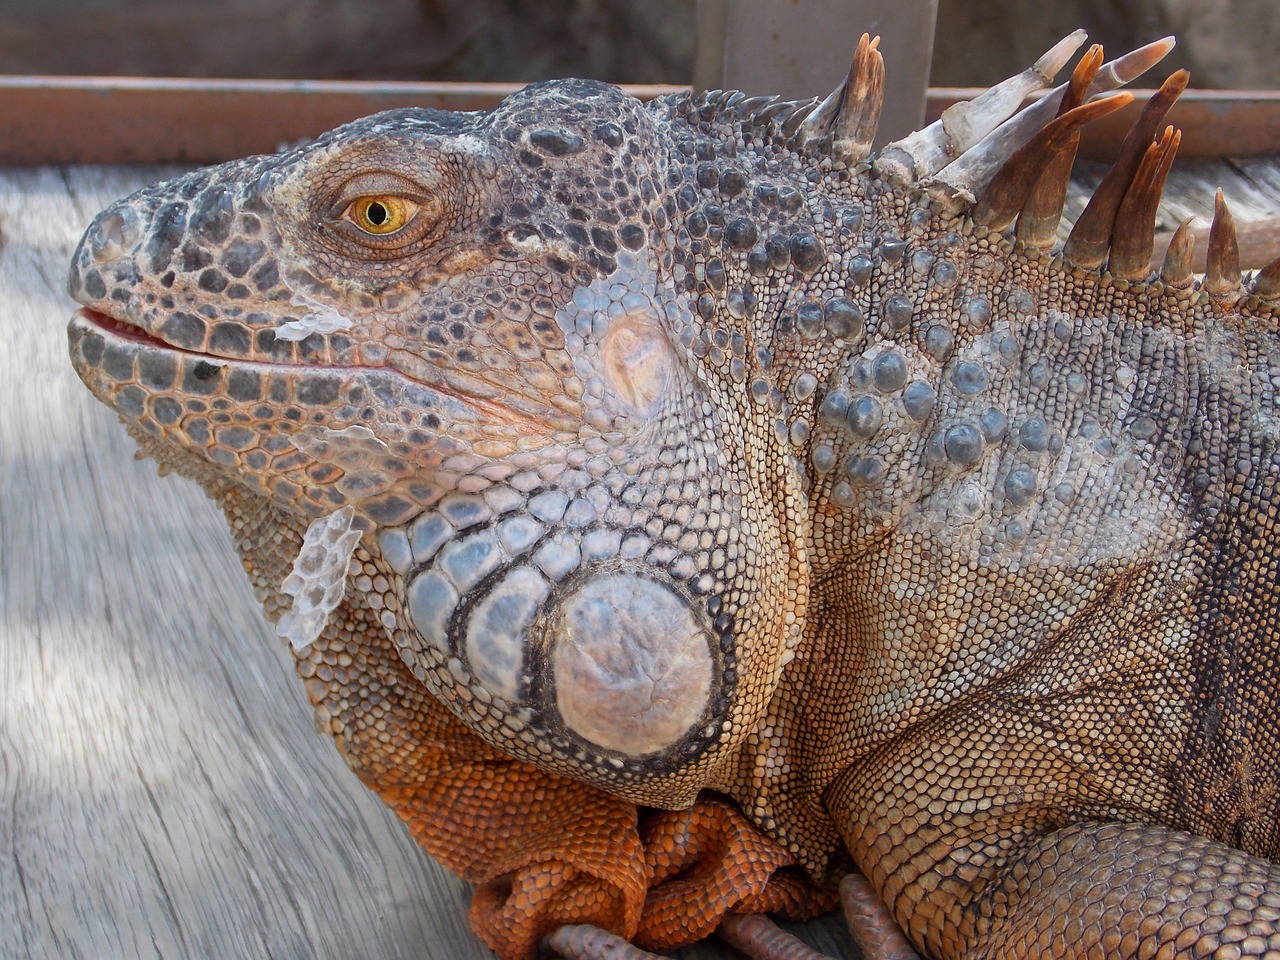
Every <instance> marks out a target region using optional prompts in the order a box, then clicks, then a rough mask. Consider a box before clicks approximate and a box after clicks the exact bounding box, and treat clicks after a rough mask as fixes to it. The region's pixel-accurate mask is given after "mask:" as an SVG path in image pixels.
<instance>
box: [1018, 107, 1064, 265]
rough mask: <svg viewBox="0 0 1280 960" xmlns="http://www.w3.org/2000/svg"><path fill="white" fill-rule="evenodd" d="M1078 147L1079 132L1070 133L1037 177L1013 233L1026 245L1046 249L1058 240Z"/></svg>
mask: <svg viewBox="0 0 1280 960" xmlns="http://www.w3.org/2000/svg"><path fill="white" fill-rule="evenodd" d="M1079 147H1080V134H1079V132H1076V133H1072V134H1071V135H1070V136H1068V137H1067V139H1066V140H1065V141H1064V142H1063V144H1062V146H1061V147H1059V148H1058V150H1057V152H1056V153H1054V155H1053V156H1051V157H1050V158H1049V160H1048V162H1047V163H1046V164H1045V165H1044V169H1043V170H1042V171H1041V173H1040V178H1039V179H1038V180H1036V185H1035V187H1034V188H1033V189H1032V191H1031V193H1030V195H1029V196H1028V197H1027V201H1026V203H1024V204H1023V205H1022V212H1021V213H1019V214H1018V227H1017V230H1016V231H1015V236H1017V238H1018V239H1019V240H1021V241H1022V242H1023V243H1025V244H1027V246H1030V247H1035V248H1037V249H1039V250H1047V249H1049V248H1051V247H1052V246H1053V245H1054V243H1055V242H1057V237H1058V224H1059V223H1061V222H1062V210H1063V207H1065V206H1066V203H1067V188H1068V187H1069V186H1070V184H1071V170H1072V168H1074V167H1075V162H1076V151H1077V150H1078V149H1079Z"/></svg>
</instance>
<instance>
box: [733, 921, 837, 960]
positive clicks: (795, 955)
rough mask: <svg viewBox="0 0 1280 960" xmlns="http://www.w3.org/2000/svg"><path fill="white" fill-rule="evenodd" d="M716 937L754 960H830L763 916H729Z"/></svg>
mask: <svg viewBox="0 0 1280 960" xmlns="http://www.w3.org/2000/svg"><path fill="white" fill-rule="evenodd" d="M716 935H717V936H718V937H720V939H721V940H723V941H724V942H725V943H727V944H729V946H731V947H733V948H735V949H736V950H739V951H740V952H742V953H745V954H746V955H747V956H748V957H750V958H751V960H830V958H829V957H828V956H827V955H826V954H825V953H819V952H818V951H817V950H815V949H813V947H811V946H809V945H808V944H807V943H805V942H804V941H803V940H800V939H798V938H796V937H793V936H792V935H791V934H789V933H787V931H785V930H783V929H782V928H781V927H779V926H778V925H777V924H776V923H774V922H773V921H772V920H770V919H769V918H768V917H766V916H765V915H764V914H761V913H727V914H725V917H724V919H723V920H721V921H720V926H718V927H716Z"/></svg>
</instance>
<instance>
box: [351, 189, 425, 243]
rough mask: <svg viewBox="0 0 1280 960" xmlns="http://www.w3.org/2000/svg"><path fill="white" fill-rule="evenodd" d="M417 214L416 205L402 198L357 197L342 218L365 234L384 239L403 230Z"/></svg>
mask: <svg viewBox="0 0 1280 960" xmlns="http://www.w3.org/2000/svg"><path fill="white" fill-rule="evenodd" d="M417 212H418V205H417V204H416V203H414V202H413V201H412V200H406V199H405V198H404V197H391V196H382V197H359V198H357V199H356V200H354V201H352V203H351V205H350V206H348V207H347V209H346V210H345V211H343V214H342V215H343V216H344V217H346V218H347V219H348V220H350V221H351V222H352V223H354V224H355V225H356V226H357V227H359V228H360V229H361V230H363V231H364V232H365V233H368V234H371V235H373V236H375V237H386V236H390V235H391V234H393V233H395V232H396V231H398V230H402V229H404V227H405V225H406V224H408V223H409V221H411V220H412V219H413V217H414V214H416V213H417Z"/></svg>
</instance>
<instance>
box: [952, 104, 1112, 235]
mask: <svg viewBox="0 0 1280 960" xmlns="http://www.w3.org/2000/svg"><path fill="white" fill-rule="evenodd" d="M1132 100H1133V94H1131V93H1118V94H1116V95H1114V96H1111V97H1103V98H1101V99H1099V100H1094V101H1093V102H1092V103H1087V104H1085V105H1083V106H1080V107H1076V108H1075V109H1074V110H1069V111H1068V112H1067V113H1064V114H1063V115H1062V116H1060V117H1058V118H1057V119H1056V120H1054V121H1053V122H1052V123H1050V124H1049V125H1048V126H1047V127H1045V128H1044V129H1043V130H1041V131H1040V132H1039V133H1038V134H1036V135H1035V136H1034V137H1032V138H1031V140H1030V141H1028V142H1027V143H1026V144H1024V145H1023V146H1022V147H1021V148H1019V150H1018V151H1017V152H1016V153H1015V154H1014V155H1013V156H1012V157H1010V158H1009V161H1008V162H1007V163H1006V164H1005V165H1004V166H1003V167H1001V168H1000V172H999V173H997V174H996V176H995V178H994V179H993V180H992V181H991V185H990V186H989V187H988V188H987V190H986V192H984V193H983V195H982V199H981V200H980V201H978V204H977V206H976V207H974V211H973V219H974V220H975V221H976V222H977V223H980V224H983V225H984V226H987V227H989V228H990V229H992V230H996V231H1001V230H1005V229H1006V228H1008V226H1009V224H1011V223H1013V219H1014V217H1016V216H1017V215H1018V212H1019V211H1020V210H1021V209H1022V208H1023V206H1024V205H1025V204H1026V202H1027V198H1028V196H1030V194H1031V191H1032V190H1033V189H1034V188H1035V185H1036V182H1037V181H1038V180H1039V177H1040V173H1041V171H1042V170H1044V168H1045V165H1046V164H1047V163H1049V162H1051V161H1052V160H1053V158H1054V157H1055V156H1056V155H1057V153H1058V152H1059V151H1060V150H1061V149H1062V148H1063V146H1064V143H1065V141H1066V140H1067V139H1068V138H1069V137H1070V136H1071V135H1072V134H1074V133H1076V132H1077V131H1078V130H1079V129H1080V128H1081V127H1082V126H1084V125H1085V124H1086V123H1088V122H1089V121H1090V120H1096V119H1097V118H1098V117H1103V116H1106V115H1107V114H1108V113H1114V112H1115V111H1117V110H1119V109H1120V108H1121V107H1124V106H1125V105H1126V104H1128V103H1129V102H1130V101H1132Z"/></svg>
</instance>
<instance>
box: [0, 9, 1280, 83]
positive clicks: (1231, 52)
mask: <svg viewBox="0 0 1280 960" xmlns="http://www.w3.org/2000/svg"><path fill="white" fill-rule="evenodd" d="M695 7H696V0H226V2H221V3H210V2H209V0H0V73H7V74H28V73H41V74H99V75H116V76H126V75H143V76H181V77H276V78H280V77H292V78H303V77H306V78H317V79H394V80H453V81H463V80H467V81H489V80H492V81H516V82H528V81H532V80H540V79H549V78H553V77H563V76H587V77H595V78H598V79H601V80H609V81H612V82H615V83H687V82H689V79H690V77H691V75H692V70H693V57H694V36H695V21H696V13H695ZM887 15H889V16H891V14H887ZM1078 26H1083V27H1085V28H1086V29H1087V30H1088V31H1089V33H1090V38H1091V39H1092V40H1095V41H1100V42H1102V43H1104V44H1105V45H1106V46H1107V48H1108V50H1109V51H1113V52H1118V51H1119V50H1120V49H1122V48H1123V49H1130V48H1132V47H1134V46H1136V45H1138V44H1141V43H1145V42H1147V41H1149V40H1152V39H1155V38H1158V37H1161V36H1164V35H1167V34H1177V36H1178V39H1179V46H1178V49H1177V50H1176V51H1175V52H1174V54H1173V56H1172V57H1171V58H1170V62H1171V63H1172V65H1173V66H1185V67H1188V68H1189V69H1190V70H1191V72H1192V77H1193V83H1194V85H1195V86H1198V87H1207V88H1236V89H1251V88H1257V89H1269V88H1273V87H1277V86H1280V65H1278V61H1277V57H1276V55H1275V51H1276V50H1277V49H1280V17H1277V16H1276V9H1275V3H1274V0H1119V2H1117V0H1062V2H1058V3H1052V4H1050V3H1029V2H1027V0H939V9H938V21H937V34H936V36H937V43H936V44H935V53H934V58H933V66H932V71H931V76H930V82H931V84H932V85H934V86H979V85H987V84H989V83H991V82H992V80H993V79H995V78H998V77H1002V76H1006V75H1008V74H1010V73H1013V72H1016V71H1017V70H1020V69H1021V68H1022V67H1024V66H1025V65H1026V64H1028V63H1030V62H1032V61H1033V60H1034V59H1035V58H1036V57H1037V56H1039V55H1040V53H1042V52H1043V51H1044V50H1045V49H1047V48H1048V47H1049V46H1050V45H1051V44H1052V43H1053V42H1054V41H1055V40H1057V39H1058V38H1059V37H1062V36H1064V35H1065V34H1067V33H1069V32H1070V31H1071V30H1073V29H1075V28H1076V27H1078ZM837 27H840V28H847V30H848V33H849V43H850V48H851V49H852V43H853V42H854V40H855V39H856V37H857V35H858V34H859V33H860V32H861V30H862V27H861V26H859V25H857V24H848V25H833V29H834V28H837ZM891 69H892V68H891ZM753 92H757V91H753ZM758 92H767V91H758ZM821 92H822V91H814V93H821Z"/></svg>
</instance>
